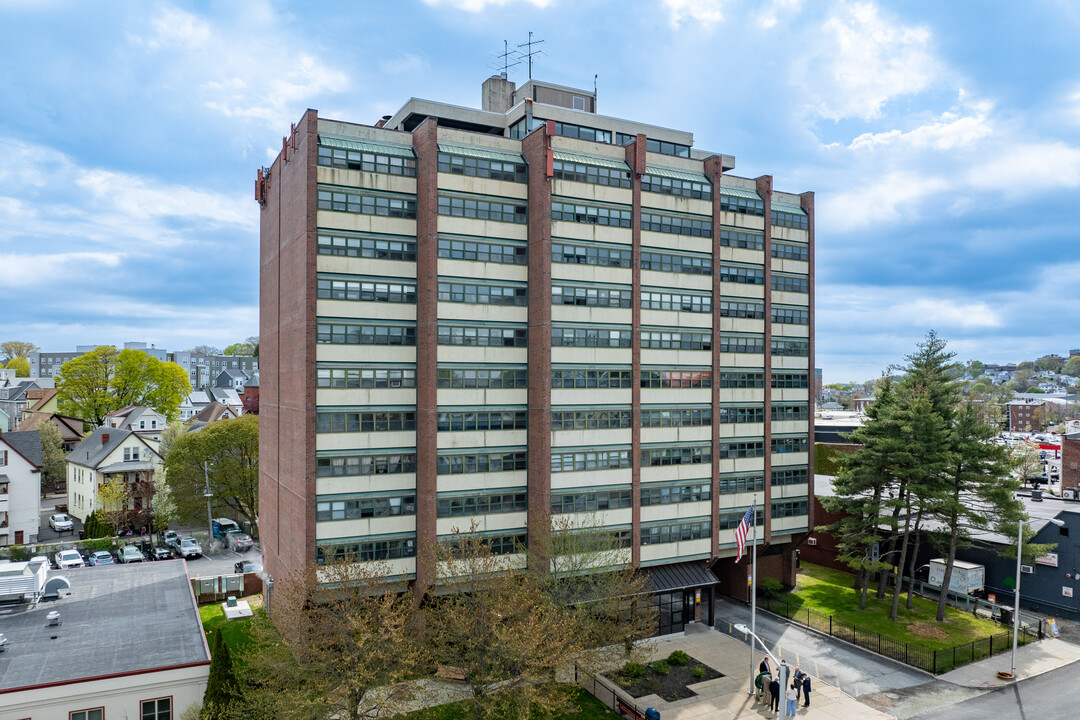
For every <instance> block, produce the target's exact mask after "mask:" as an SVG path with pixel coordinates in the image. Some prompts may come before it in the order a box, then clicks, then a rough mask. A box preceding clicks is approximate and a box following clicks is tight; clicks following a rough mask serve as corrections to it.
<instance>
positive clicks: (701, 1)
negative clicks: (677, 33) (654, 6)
mask: <svg viewBox="0 0 1080 720" xmlns="http://www.w3.org/2000/svg"><path fill="white" fill-rule="evenodd" d="M722 6H723V2H722V0H664V7H666V8H667V10H668V22H670V23H671V27H673V28H674V29H676V30H678V29H679V26H680V25H682V24H683V22H685V21H688V20H689V21H693V22H696V23H699V24H701V25H706V26H707V25H712V24H714V23H718V22H720V21H722V20H723V19H724V13H723V9H722Z"/></svg>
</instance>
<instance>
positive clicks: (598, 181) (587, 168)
mask: <svg viewBox="0 0 1080 720" xmlns="http://www.w3.org/2000/svg"><path fill="white" fill-rule="evenodd" d="M554 170H555V178H556V179H558V180H572V181H574V182H583V183H591V184H593V185H608V186H610V187H622V188H630V187H633V185H632V183H631V182H630V171H629V170H623V169H620V168H610V167H600V166H599V165H590V164H585V163H578V162H571V161H569V160H555V164H554Z"/></svg>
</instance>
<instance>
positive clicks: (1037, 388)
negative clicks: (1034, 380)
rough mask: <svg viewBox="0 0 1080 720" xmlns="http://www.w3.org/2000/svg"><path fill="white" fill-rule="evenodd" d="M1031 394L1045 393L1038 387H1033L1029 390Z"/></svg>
mask: <svg viewBox="0 0 1080 720" xmlns="http://www.w3.org/2000/svg"><path fill="white" fill-rule="evenodd" d="M1027 391H1028V392H1029V393H1041V392H1044V391H1043V390H1042V389H1041V388H1040V387H1039V386H1038V385H1032V386H1031V387H1029V388H1028V389H1027Z"/></svg>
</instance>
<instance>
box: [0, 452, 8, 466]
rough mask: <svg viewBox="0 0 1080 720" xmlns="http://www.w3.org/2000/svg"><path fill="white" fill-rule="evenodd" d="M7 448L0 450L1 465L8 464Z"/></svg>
mask: <svg viewBox="0 0 1080 720" xmlns="http://www.w3.org/2000/svg"><path fill="white" fill-rule="evenodd" d="M7 454H8V451H7V450H0V467H4V466H5V465H7Z"/></svg>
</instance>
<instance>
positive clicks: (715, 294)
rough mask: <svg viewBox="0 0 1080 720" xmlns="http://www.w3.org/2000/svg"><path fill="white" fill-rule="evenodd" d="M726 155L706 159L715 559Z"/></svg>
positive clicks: (715, 545) (717, 545)
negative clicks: (709, 187) (722, 198)
mask: <svg viewBox="0 0 1080 720" xmlns="http://www.w3.org/2000/svg"><path fill="white" fill-rule="evenodd" d="M723 174H724V162H723V158H722V157H720V156H719V155H713V156H712V157H710V158H706V159H705V176H706V177H707V178H709V182H710V183H711V184H712V228H713V233H712V268H713V269H712V402H711V404H712V416H713V430H712V434H711V436H712V540H713V542H712V550H711V553H712V559H713V560H715V559H716V558H717V556H718V555H719V554H720V527H719V526H720V430H719V429H718V426H719V420H720V382H719V378H720V365H721V362H720V320H721V318H720V297H721V295H722V292H721V288H720V255H721V252H722V251H721V248H722V247H723V246H722V245H721V244H720V225H721V222H720V178H721V176H723Z"/></svg>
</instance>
